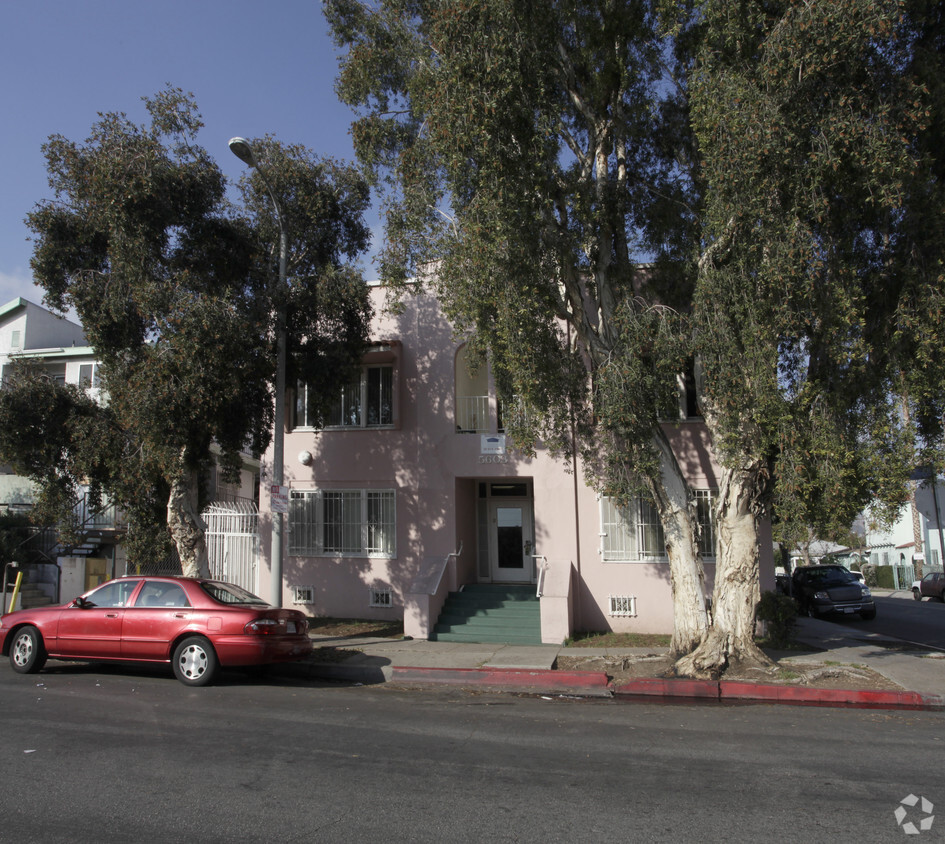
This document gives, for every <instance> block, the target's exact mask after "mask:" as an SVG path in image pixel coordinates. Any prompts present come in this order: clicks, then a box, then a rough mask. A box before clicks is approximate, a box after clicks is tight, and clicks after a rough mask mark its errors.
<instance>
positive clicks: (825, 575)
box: [809, 568, 858, 586]
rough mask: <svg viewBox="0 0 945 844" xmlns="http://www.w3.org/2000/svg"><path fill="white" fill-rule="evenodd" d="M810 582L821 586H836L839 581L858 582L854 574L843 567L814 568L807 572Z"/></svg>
mask: <svg viewBox="0 0 945 844" xmlns="http://www.w3.org/2000/svg"><path fill="white" fill-rule="evenodd" d="M809 577H810V582H811V583H817V584H819V585H822V586H827V585H831V586H837V585H839V584H841V583H856V582H858V581H857V579H856V577H854V575H853V574H852V573H851V572H849V571H847V570H846V569H844V568H835V569H814V570H813V571H811V572H810V573H809Z"/></svg>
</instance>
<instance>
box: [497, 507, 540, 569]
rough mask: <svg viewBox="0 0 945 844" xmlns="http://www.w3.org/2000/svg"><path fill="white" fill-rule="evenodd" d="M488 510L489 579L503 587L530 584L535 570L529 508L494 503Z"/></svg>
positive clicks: (533, 542)
mask: <svg viewBox="0 0 945 844" xmlns="http://www.w3.org/2000/svg"><path fill="white" fill-rule="evenodd" d="M489 509H490V519H489V522H490V523H489V529H490V530H489V533H490V537H489V539H490V543H489V544H490V557H491V559H492V579H493V580H494V581H500V582H506V583H531V581H532V575H533V572H534V569H535V566H534V561H533V559H532V552H533V550H534V545H535V540H534V536H533V535H532V519H531V508H530V506H529V504H528V503H527V502H522V503H515V502H511V501H493V502H492V503H491V506H490V508H489Z"/></svg>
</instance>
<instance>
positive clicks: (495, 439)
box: [479, 434, 505, 454]
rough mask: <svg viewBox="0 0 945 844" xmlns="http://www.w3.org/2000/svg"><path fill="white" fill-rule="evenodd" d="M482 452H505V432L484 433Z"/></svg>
mask: <svg viewBox="0 0 945 844" xmlns="http://www.w3.org/2000/svg"><path fill="white" fill-rule="evenodd" d="M479 453H480V454H505V434H497V435H496V434H483V435H482V446H481V447H480V449H479Z"/></svg>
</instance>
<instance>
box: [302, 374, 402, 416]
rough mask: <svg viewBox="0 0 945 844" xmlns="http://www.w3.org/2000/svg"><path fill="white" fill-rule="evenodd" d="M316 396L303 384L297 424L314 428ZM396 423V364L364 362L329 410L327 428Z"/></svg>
mask: <svg viewBox="0 0 945 844" xmlns="http://www.w3.org/2000/svg"><path fill="white" fill-rule="evenodd" d="M314 398H315V396H314V395H312V396H310V395H309V391H308V385H307V384H299V385H298V388H297V389H296V395H295V408H294V416H293V427H295V428H314V427H316V425H317V421H318V420H317V418H316V416H315V409H314ZM393 424H394V366H393V364H376V365H370V366H364V367H362V368H361V371H360V372H359V373H358V375H357V376H356V377H355V378H354V379H353V380H352V381H351V382H349V383H348V384H346V385H345V386H344V387H342V389H341V391H340V395H339V396H337V398H336V399H335V401H334V402H332V405H331V407H330V409H329V411H328V416H327V418H326V419H325V427H326V428H381V427H389V426H391V425H393Z"/></svg>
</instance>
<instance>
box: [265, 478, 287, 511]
mask: <svg viewBox="0 0 945 844" xmlns="http://www.w3.org/2000/svg"><path fill="white" fill-rule="evenodd" d="M269 500H270V501H271V503H272V512H273V513H288V512H289V488H288V487H287V486H282V485H280V484H272V485H271V486H270V487H269Z"/></svg>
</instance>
